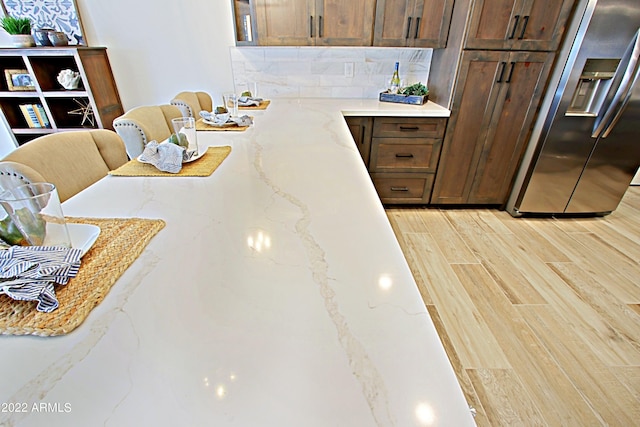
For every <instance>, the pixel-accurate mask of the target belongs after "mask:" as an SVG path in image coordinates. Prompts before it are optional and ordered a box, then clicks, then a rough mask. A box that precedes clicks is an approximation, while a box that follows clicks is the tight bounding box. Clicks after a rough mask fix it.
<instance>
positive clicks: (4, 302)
mask: <svg viewBox="0 0 640 427" xmlns="http://www.w3.org/2000/svg"><path fill="white" fill-rule="evenodd" d="M67 220H68V221H69V222H75V223H80V224H92V225H97V226H98V227H100V236H98V239H97V240H96V242H95V243H94V245H93V247H92V248H91V249H90V250H89V251H88V252H87V253H86V254H85V256H84V257H82V264H81V265H80V271H79V272H78V275H77V276H76V277H74V278H73V279H71V280H69V282H68V283H67V284H66V285H56V286H55V291H56V297H57V298H58V302H59V303H60V306H59V307H58V309H56V310H54V311H53V312H51V313H41V312H39V311H37V310H36V305H37V301H15V300H13V299H11V298H9V297H8V296H6V295H0V334H3V335H39V336H55V335H64V334H68V333H69V332H71V331H73V330H74V329H75V328H77V327H78V326H79V325H80V324H81V323H82V322H83V321H84V319H86V317H87V315H89V313H90V312H91V310H93V309H94V308H95V307H96V306H97V305H98V304H100V303H101V302H102V300H103V299H104V297H105V296H106V295H107V293H108V292H109V290H110V289H111V287H112V286H113V284H114V283H115V282H116V280H118V278H119V277H120V276H121V275H122V273H123V272H124V271H125V270H126V269H127V268H129V266H130V265H131V263H133V261H134V260H135V259H136V258H138V256H139V255H140V254H141V253H142V250H143V249H144V248H145V247H146V246H147V244H148V243H149V241H150V240H151V238H152V237H153V236H155V235H156V234H157V233H158V232H159V231H160V230H161V229H162V228H163V227H164V225H165V222H164V221H163V220H161V219H141V218H109V219H99V218H67Z"/></svg>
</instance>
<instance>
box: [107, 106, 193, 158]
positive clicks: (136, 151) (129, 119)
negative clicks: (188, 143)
mask: <svg viewBox="0 0 640 427" xmlns="http://www.w3.org/2000/svg"><path fill="white" fill-rule="evenodd" d="M177 117H182V113H181V112H180V109H179V108H178V107H176V106H174V105H144V106H140V107H135V108H133V109H131V110H129V111H127V112H126V113H124V114H123V115H122V116H120V117H117V118H116V119H115V120H114V121H113V128H114V129H115V131H116V132H117V133H118V135H120V137H121V138H122V140H123V141H124V145H125V146H126V148H127V154H128V155H129V157H130V158H132V159H133V158H135V157H138V156H139V155H140V154H142V152H143V151H144V146H145V145H147V143H148V142H151V141H157V142H162V141H164V140H165V139H167V138H169V137H170V136H171V134H172V133H173V125H172V124H171V119H175V118H177Z"/></svg>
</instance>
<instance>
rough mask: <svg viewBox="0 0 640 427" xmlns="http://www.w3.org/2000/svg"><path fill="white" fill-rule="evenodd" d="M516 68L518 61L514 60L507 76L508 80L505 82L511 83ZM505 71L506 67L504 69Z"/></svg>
mask: <svg viewBox="0 0 640 427" xmlns="http://www.w3.org/2000/svg"><path fill="white" fill-rule="evenodd" d="M514 68H516V63H515V62H512V63H511V69H510V70H509V75H508V76H507V80H505V81H504V82H505V83H511V77H512V76H513V69H514ZM502 70H503V71H504V68H503V69H502Z"/></svg>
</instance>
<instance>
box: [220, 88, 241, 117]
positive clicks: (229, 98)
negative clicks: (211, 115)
mask: <svg viewBox="0 0 640 427" xmlns="http://www.w3.org/2000/svg"><path fill="white" fill-rule="evenodd" d="M223 97H224V105H225V107H227V111H229V114H231V117H238V95H236V94H235V93H225V94H224V95H223Z"/></svg>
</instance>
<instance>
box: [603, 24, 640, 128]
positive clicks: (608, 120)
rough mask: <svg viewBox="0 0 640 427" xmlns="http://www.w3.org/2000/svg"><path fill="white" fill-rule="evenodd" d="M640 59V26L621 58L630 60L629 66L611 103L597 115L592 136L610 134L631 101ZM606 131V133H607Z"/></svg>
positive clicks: (623, 60)
mask: <svg viewBox="0 0 640 427" xmlns="http://www.w3.org/2000/svg"><path fill="white" fill-rule="evenodd" d="M639 59H640V28H639V29H638V31H636V34H635V35H634V36H633V39H632V41H631V43H630V44H629V47H628V48H627V51H626V52H625V53H624V56H623V57H622V59H621V60H620V62H621V63H624V62H626V61H629V64H628V65H627V68H626V69H625V70H624V74H623V76H622V80H621V81H620V85H619V86H618V89H617V90H616V93H615V95H614V96H613V99H612V100H611V103H610V104H609V106H608V108H606V110H605V111H604V112H602V111H601V112H600V113H599V114H598V117H596V121H595V125H594V128H593V133H592V134H591V137H592V138H597V137H599V136H601V135H602V137H603V138H605V137H606V135H609V133H610V132H611V129H612V128H613V126H614V125H615V123H616V122H617V121H618V119H619V118H620V114H622V111H623V110H624V106H625V105H626V103H627V102H628V101H629V97H630V96H631V91H632V90H633V85H634V83H635V82H636V80H637V78H638V66H639V65H640V63H639ZM605 133H606V135H605Z"/></svg>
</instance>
